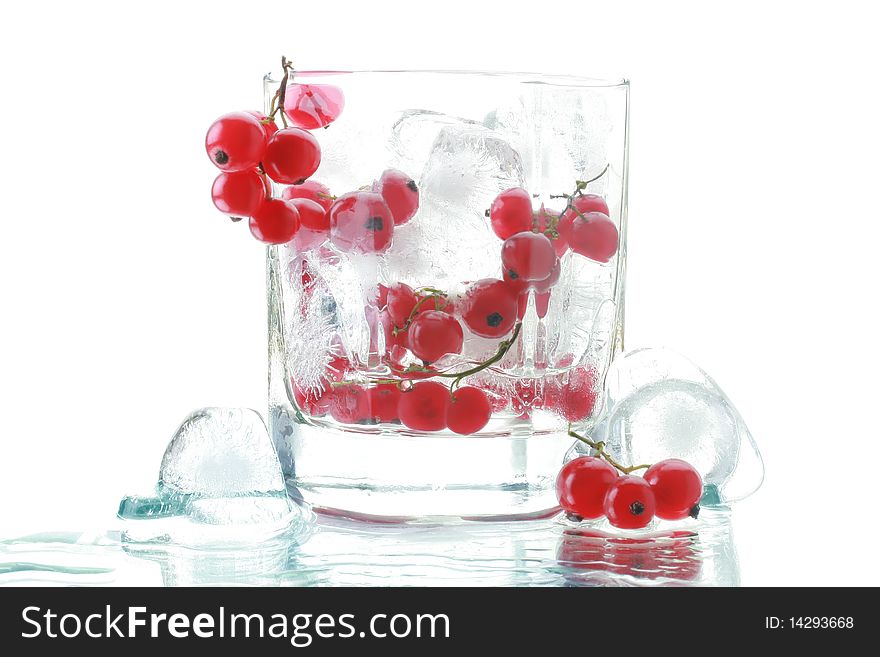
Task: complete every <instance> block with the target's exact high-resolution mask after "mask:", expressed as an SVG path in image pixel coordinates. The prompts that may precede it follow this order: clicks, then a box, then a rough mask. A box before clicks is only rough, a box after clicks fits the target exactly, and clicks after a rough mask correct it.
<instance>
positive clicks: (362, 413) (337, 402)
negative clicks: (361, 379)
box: [329, 384, 370, 424]
mask: <svg viewBox="0 0 880 657" xmlns="http://www.w3.org/2000/svg"><path fill="white" fill-rule="evenodd" d="M329 410H330V416H331V417H332V418H333V419H334V420H336V421H337V422H342V423H343V424H356V423H358V422H363V421H364V420H366V419H368V418H369V417H370V400H369V398H368V396H367V391H366V389H365V388H364V387H363V386H360V385H356V384H350V385H344V386H339V387H338V388H336V389H335V390H334V391H333V397H332V399H331V401H330V409H329Z"/></svg>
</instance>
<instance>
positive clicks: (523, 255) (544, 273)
mask: <svg viewBox="0 0 880 657" xmlns="http://www.w3.org/2000/svg"><path fill="white" fill-rule="evenodd" d="M556 260H557V258H556V251H554V250H553V245H552V244H550V240H549V239H547V237H546V236H545V235H539V234H538V233H531V232H526V233H517V234H516V235H514V236H513V237H508V238H507V239H506V240H505V241H504V245H503V246H502V247H501V263H502V265H503V266H504V271H505V272H507V275H508V276H509V278H511V279H513V280H517V279H522V280H524V281H529V282H532V281H542V280H544V279H545V278H547V277H548V276H549V275H550V273H551V272H552V271H553V266H554V265H555V264H556Z"/></svg>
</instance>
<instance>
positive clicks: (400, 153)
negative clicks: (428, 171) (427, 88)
mask: <svg viewBox="0 0 880 657" xmlns="http://www.w3.org/2000/svg"><path fill="white" fill-rule="evenodd" d="M466 125H479V123H477V122H476V121H471V120H469V119H462V118H459V117H457V116H449V115H448V114H441V113H440V112H432V111H430V110H423V109H408V110H404V111H403V112H401V113H400V116H399V118H397V120H395V122H394V125H392V126H391V138H390V140H389V144H388V147H389V149H390V150H391V154H392V157H393V161H392V166H394V168H396V169H400V170H401V171H404V172H406V173H408V174H409V175H411V176H418V175H419V174H420V173H421V172H422V171H423V170H424V168H425V164H427V162H428V159H429V157H430V156H431V150H432V148H433V146H434V142H436V141H437V137H438V136H439V135H440V131H441V130H443V128H446V127H450V126H466Z"/></svg>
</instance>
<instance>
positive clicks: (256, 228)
mask: <svg viewBox="0 0 880 657" xmlns="http://www.w3.org/2000/svg"><path fill="white" fill-rule="evenodd" d="M250 228H251V233H253V236H254V237H256V238H257V239H258V240H260V241H261V242H265V243H266V244H286V243H287V242H289V241H290V240H292V239H293V236H294V235H296V231H297V230H298V229H299V211H298V210H297V209H296V208H295V207H294V206H293V205H292V204H291V203H290V201H282V200H281V199H280V198H270V199H267V200H266V202H265V203H263V204H262V205H260V207H259V208H258V209H257V211H256V212H254V214H253V216H251V219H250Z"/></svg>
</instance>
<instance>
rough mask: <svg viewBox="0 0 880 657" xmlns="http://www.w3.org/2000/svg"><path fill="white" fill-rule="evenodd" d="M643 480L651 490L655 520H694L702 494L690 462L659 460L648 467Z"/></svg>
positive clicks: (697, 474)
mask: <svg viewBox="0 0 880 657" xmlns="http://www.w3.org/2000/svg"><path fill="white" fill-rule="evenodd" d="M645 481H647V482H648V484H649V485H650V486H651V490H653V491H654V497H655V498H656V501H657V517H658V518H663V519H664V520H680V519H681V518H686V517H687V516H692V517H694V518H696V517H697V514H698V513H699V510H700V507H699V502H700V497H701V496H702V495H703V480H702V479H701V478H700V473H699V472H697V471H696V469H695V468H694V467H693V466H692V465H691V464H690V463H687V462H686V461H682V460H681V459H666V460H665V461H660V462H659V463H655V464H654V465H652V466H651V467H650V468H648V470H647V471H646V472H645Z"/></svg>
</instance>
